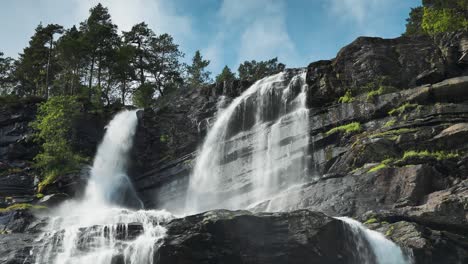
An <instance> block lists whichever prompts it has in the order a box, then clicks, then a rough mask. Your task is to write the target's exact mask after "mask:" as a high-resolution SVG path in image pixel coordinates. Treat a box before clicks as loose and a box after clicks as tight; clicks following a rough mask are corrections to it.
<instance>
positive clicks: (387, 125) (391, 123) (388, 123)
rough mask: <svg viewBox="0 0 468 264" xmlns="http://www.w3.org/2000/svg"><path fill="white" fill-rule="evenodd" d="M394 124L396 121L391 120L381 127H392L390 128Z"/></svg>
mask: <svg viewBox="0 0 468 264" xmlns="http://www.w3.org/2000/svg"><path fill="white" fill-rule="evenodd" d="M395 124H396V120H395V119H392V120H389V121H387V122H386V123H385V124H384V125H383V127H392V126H394V125H395Z"/></svg>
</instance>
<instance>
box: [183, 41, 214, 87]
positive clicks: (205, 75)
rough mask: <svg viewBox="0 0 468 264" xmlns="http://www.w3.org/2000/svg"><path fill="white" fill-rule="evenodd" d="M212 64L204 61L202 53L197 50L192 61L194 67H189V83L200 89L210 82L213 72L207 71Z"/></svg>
mask: <svg viewBox="0 0 468 264" xmlns="http://www.w3.org/2000/svg"><path fill="white" fill-rule="evenodd" d="M209 64H210V61H209V60H204V59H203V57H202V55H201V54H200V51H199V50H197V51H196V52H195V55H194V56H193V59H192V65H189V66H187V74H188V78H187V83H188V84H189V85H191V86H193V87H199V86H200V85H203V84H205V83H207V82H208V81H209V80H210V75H211V72H209V71H206V67H207V66H208V65H209Z"/></svg>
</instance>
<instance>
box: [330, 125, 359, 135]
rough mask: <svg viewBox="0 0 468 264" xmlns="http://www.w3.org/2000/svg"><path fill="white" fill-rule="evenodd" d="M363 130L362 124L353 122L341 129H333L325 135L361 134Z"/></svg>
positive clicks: (340, 127)
mask: <svg viewBox="0 0 468 264" xmlns="http://www.w3.org/2000/svg"><path fill="white" fill-rule="evenodd" d="M361 130H362V127H361V124H360V123H359V122H353V123H349V124H347V125H342V126H339V127H335V128H332V129H330V130H328V131H327V132H326V133H325V134H326V135H327V136H328V135H331V134H334V133H338V132H345V133H346V134H351V133H355V132H359V131H361Z"/></svg>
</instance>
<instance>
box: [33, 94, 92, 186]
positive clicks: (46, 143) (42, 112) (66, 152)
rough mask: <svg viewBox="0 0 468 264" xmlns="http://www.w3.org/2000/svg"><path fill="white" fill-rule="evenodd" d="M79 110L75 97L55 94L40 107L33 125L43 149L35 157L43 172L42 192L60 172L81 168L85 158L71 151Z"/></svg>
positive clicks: (36, 137)
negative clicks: (74, 123) (71, 141)
mask: <svg viewBox="0 0 468 264" xmlns="http://www.w3.org/2000/svg"><path fill="white" fill-rule="evenodd" d="M79 113H80V105H79V104H78V102H77V100H76V98H75V97H74V96H56V97H52V98H50V99H49V100H48V101H46V102H44V103H42V104H41V105H40V106H39V109H38V114H37V117H36V120H35V121H33V122H32V123H31V126H32V127H33V128H34V129H35V130H36V133H35V139H36V141H38V142H41V143H42V150H41V152H40V153H39V154H37V155H36V157H34V161H35V166H36V167H37V168H38V169H40V170H41V172H42V181H41V183H39V190H38V191H39V192H41V191H42V189H43V188H44V187H45V186H47V185H48V184H50V183H52V182H53V181H54V179H55V178H56V177H57V176H58V175H59V173H69V172H72V171H75V170H77V169H78V168H79V166H80V164H81V163H82V162H85V161H86V158H85V157H83V156H81V155H80V154H78V153H75V152H74V151H73V150H72V147H71V143H70V138H71V137H72V134H73V131H72V124H73V120H74V119H75V118H76V117H77V116H78V115H79Z"/></svg>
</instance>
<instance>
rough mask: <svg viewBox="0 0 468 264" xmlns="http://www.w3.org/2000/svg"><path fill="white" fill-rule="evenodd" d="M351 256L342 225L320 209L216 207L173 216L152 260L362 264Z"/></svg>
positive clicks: (351, 247) (349, 241)
mask: <svg viewBox="0 0 468 264" xmlns="http://www.w3.org/2000/svg"><path fill="white" fill-rule="evenodd" d="M365 251H366V250H365V248H364V249H362V251H361V252H360V253H361V254H362V255H365ZM356 254H357V252H356V248H355V245H354V244H353V241H352V236H351V233H350V232H349V231H348V230H347V227H346V226H345V224H344V223H343V222H341V221H339V220H336V219H333V218H330V217H328V216H326V215H324V214H322V213H316V212H310V211H306V210H303V211H296V212H291V213H260V214H252V213H250V212H246V211H235V212H232V211H225V210H218V211H210V212H207V213H204V214H200V215H194V216H189V217H185V218H181V219H175V220H173V221H172V222H171V223H170V224H169V225H168V231H167V237H166V238H165V239H164V240H163V242H162V245H161V247H160V248H159V250H158V252H157V255H156V258H157V261H158V263H161V264H165V263H172V264H177V263H233V264H234V263H255V264H260V263H265V264H266V263H269V264H272V263H292V264H299V263H330V264H334V263H343V264H344V263H348V264H352V263H362V262H360V261H361V260H360V259H359V258H358V257H357V256H356Z"/></svg>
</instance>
